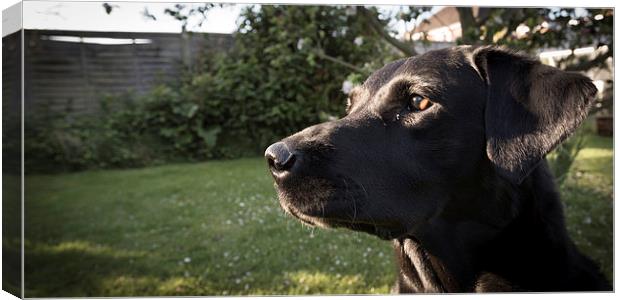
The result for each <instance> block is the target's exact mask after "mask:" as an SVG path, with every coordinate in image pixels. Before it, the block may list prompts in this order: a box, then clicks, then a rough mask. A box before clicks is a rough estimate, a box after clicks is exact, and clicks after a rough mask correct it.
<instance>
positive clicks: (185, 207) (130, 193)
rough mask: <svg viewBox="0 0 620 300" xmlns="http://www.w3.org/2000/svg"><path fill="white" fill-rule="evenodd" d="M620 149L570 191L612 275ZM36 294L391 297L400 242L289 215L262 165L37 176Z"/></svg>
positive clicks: (576, 213)
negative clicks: (316, 225) (394, 244)
mask: <svg viewBox="0 0 620 300" xmlns="http://www.w3.org/2000/svg"><path fill="white" fill-rule="evenodd" d="M612 156H613V151H612V140H611V139H610V138H601V137H594V136H590V137H588V140H587V148H586V149H584V150H582V152H581V153H580V155H579V160H578V162H577V163H576V164H575V165H574V167H573V168H572V169H571V173H570V176H569V178H568V179H567V181H566V183H565V187H564V188H563V191H562V193H563V196H564V199H565V203H566V211H567V218H568V226H569V230H570V232H571V235H572V236H573V238H574V239H575V240H576V242H577V244H578V246H579V247H580V248H581V249H582V250H583V251H584V252H586V253H587V254H589V255H591V256H592V257H594V258H595V259H596V260H597V261H598V262H599V263H600V264H601V265H602V267H603V270H604V271H605V274H606V275H607V276H608V277H610V278H611V274H612V271H613V269H612V241H613V235H612V223H613V217H612V207H613V193H612V189H613V180H612V169H613V167H612ZM25 197H26V203H25V208H26V224H25V227H26V240H25V249H26V258H25V260H26V261H25V281H26V283H25V292H26V297H42V296H130V295H131V296H137V295H238V294H243V295H245V294H252V295H265V294H349V293H364V294H367V293H388V291H389V287H390V286H391V284H392V283H393V281H394V280H395V265H394V260H393V258H392V252H391V246H390V243H389V242H386V241H382V240H379V239H377V238H375V237H372V236H369V235H366V234H361V233H353V232H350V231H346V230H322V229H311V228H308V227H305V226H303V225H301V224H300V223H298V222H297V221H295V220H293V219H291V218H290V217H287V216H285V215H284V214H283V213H282V212H281V210H280V209H279V206H278V203H277V200H276V196H275V192H274V189H273V186H272V180H271V178H270V176H269V175H268V172H267V169H266V164H265V162H264V161H263V159H261V158H250V159H239V160H230V161H210V162H206V163H198V164H176V165H167V166H161V167H153V168H145V169H133V170H112V171H88V172H81V173H72V174H64V175H36V176H28V177H27V179H26V196H25Z"/></svg>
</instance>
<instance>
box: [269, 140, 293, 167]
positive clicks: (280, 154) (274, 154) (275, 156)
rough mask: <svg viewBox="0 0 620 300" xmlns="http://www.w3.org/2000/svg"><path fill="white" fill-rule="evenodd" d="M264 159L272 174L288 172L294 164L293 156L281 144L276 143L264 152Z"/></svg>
mask: <svg viewBox="0 0 620 300" xmlns="http://www.w3.org/2000/svg"><path fill="white" fill-rule="evenodd" d="M265 158H266V159H267V163H268V164H269V168H270V169H271V171H272V172H273V173H275V172H283V171H287V170H290V169H291V167H293V165H294V164H295V154H293V153H291V151H290V150H289V149H288V146H286V144H285V143H283V142H277V143H275V144H273V145H271V146H269V147H268V148H267V150H265Z"/></svg>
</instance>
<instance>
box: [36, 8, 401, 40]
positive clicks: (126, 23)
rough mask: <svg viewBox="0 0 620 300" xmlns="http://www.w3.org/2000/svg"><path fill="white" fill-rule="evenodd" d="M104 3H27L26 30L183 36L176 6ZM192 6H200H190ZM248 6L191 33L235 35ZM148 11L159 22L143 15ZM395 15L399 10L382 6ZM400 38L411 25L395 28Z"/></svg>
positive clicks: (193, 25) (214, 12)
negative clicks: (167, 11)
mask: <svg viewBox="0 0 620 300" xmlns="http://www.w3.org/2000/svg"><path fill="white" fill-rule="evenodd" d="M103 3H104V2H62V1H58V2H55V1H24V27H25V28H26V29H62V30H83V31H133V32H180V31H181V23H180V22H179V21H177V20H175V19H174V18H172V17H171V16H169V15H166V14H164V10H165V9H166V8H170V7H173V6H174V3H153V2H151V3H148V2H144V3H139V2H111V4H112V5H113V8H112V12H111V14H109V15H108V14H106V12H105V9H104V7H103ZM187 5H188V6H198V4H196V3H187ZM245 6H246V5H245V4H237V5H232V6H227V7H223V8H219V7H216V8H213V9H211V10H210V11H209V12H208V14H207V19H206V22H204V23H203V24H202V26H198V25H197V20H198V18H195V19H192V20H190V22H189V26H188V30H190V31H196V32H217V33H231V32H233V31H235V30H236V29H237V24H236V21H237V17H238V16H239V13H240V12H241V9H242V8H243V7H245ZM145 8H146V9H147V10H148V12H149V13H150V14H152V15H154V16H155V17H156V19H157V20H156V21H154V20H152V19H149V18H146V17H144V15H143V11H144V10H145ZM381 9H383V10H387V11H395V10H397V9H398V6H381ZM392 25H393V28H394V29H396V30H397V31H398V32H399V34H402V33H403V32H404V31H405V29H406V28H411V26H412V25H411V24H409V25H405V24H404V22H400V23H398V24H392Z"/></svg>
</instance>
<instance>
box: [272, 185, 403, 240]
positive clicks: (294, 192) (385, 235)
mask: <svg viewBox="0 0 620 300" xmlns="http://www.w3.org/2000/svg"><path fill="white" fill-rule="evenodd" d="M337 182H342V184H334V183H333V181H330V180H326V179H319V178H307V179H304V180H303V181H302V182H299V183H298V184H295V185H290V184H289V185H287V186H282V185H278V184H276V185H275V186H276V190H277V191H278V198H279V200H280V206H281V207H282V209H283V210H284V211H285V212H286V213H288V214H289V215H291V216H293V217H295V218H296V219H298V220H299V221H301V222H302V223H304V224H306V225H309V226H313V227H314V226H316V227H322V228H340V227H341V228H347V229H351V230H355V231H362V232H366V233H370V234H373V235H376V236H378V237H380V238H382V239H393V238H395V237H398V236H400V235H402V234H404V230H403V229H402V226H400V225H399V224H397V223H396V222H390V221H382V220H375V219H373V218H372V216H371V215H370V214H369V213H368V212H366V211H365V210H364V206H365V203H366V201H368V195H367V193H366V190H365V189H364V188H363V187H362V186H361V185H358V184H356V183H355V182H353V181H352V180H349V179H342V178H341V179H340V180H338V181H337Z"/></svg>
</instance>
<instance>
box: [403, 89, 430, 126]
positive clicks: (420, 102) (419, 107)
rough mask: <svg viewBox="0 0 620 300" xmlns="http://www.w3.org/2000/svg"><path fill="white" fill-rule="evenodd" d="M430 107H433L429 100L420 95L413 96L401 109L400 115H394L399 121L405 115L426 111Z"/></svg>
mask: <svg viewBox="0 0 620 300" xmlns="http://www.w3.org/2000/svg"><path fill="white" fill-rule="evenodd" d="M431 106H433V101H431V100H430V99H428V98H426V97H422V96H420V95H413V98H412V99H411V101H409V102H408V103H407V106H405V107H403V109H402V110H401V111H400V113H398V114H396V120H400V118H401V117H402V116H404V115H406V114H407V113H411V112H417V111H423V110H427V109H428V108H429V107H431Z"/></svg>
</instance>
